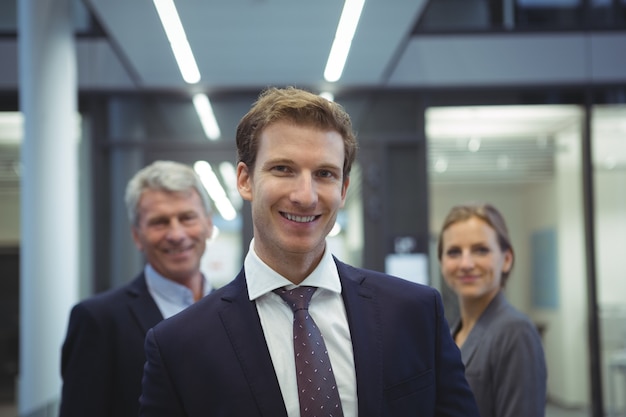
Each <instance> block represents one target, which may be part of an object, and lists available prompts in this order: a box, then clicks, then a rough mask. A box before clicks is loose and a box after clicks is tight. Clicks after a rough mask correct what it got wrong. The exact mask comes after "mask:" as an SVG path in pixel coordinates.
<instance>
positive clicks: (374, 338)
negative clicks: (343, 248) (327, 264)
mask: <svg viewBox="0 0 626 417" xmlns="http://www.w3.org/2000/svg"><path fill="white" fill-rule="evenodd" d="M335 262H336V263H337V269H338V271H339V277H340V279H341V285H342V290H341V293H342V297H343V301H344V304H345V306H346V314H347V317H348V325H349V326H350V336H351V338H352V349H353V351H354V366H355V371H356V379H357V397H358V407H359V417H370V416H371V417H375V416H379V415H381V407H382V403H383V402H382V401H383V398H382V393H383V386H382V383H383V382H382V381H383V378H382V375H383V369H382V357H381V352H382V348H381V344H382V329H381V328H380V315H379V313H378V308H380V306H379V305H378V304H377V302H376V294H375V293H374V291H372V290H371V289H370V288H368V287H366V286H365V285H363V283H364V280H365V276H363V275H361V274H360V273H359V272H358V271H357V270H356V269H353V268H351V267H349V266H347V265H345V264H343V263H341V262H339V261H337V260H335Z"/></svg>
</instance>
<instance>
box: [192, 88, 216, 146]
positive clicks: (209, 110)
mask: <svg viewBox="0 0 626 417" xmlns="http://www.w3.org/2000/svg"><path fill="white" fill-rule="evenodd" d="M193 106H194V107H195V109H196V113H198V117H199V118H200V123H202V129H204V134H205V135H206V136H207V138H209V139H211V140H217V139H219V138H220V136H221V135H222V132H220V127H219V125H218V124H217V119H216V118H215V114H214V113H213V107H212V106H211V102H210V101H209V98H208V97H207V95H206V94H202V93H199V94H195V95H194V96H193Z"/></svg>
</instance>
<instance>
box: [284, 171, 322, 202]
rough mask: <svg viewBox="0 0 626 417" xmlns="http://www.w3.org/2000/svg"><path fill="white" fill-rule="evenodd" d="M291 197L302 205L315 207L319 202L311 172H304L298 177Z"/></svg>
mask: <svg viewBox="0 0 626 417" xmlns="http://www.w3.org/2000/svg"><path fill="white" fill-rule="evenodd" d="M290 198H291V201H292V202H293V203H294V204H297V205H299V206H301V207H314V206H315V205H316V204H317V189H316V186H315V181H314V179H313V176H312V175H311V174H302V175H299V176H298V177H297V178H296V180H295V181H294V184H293V190H292V191H291V194H290Z"/></svg>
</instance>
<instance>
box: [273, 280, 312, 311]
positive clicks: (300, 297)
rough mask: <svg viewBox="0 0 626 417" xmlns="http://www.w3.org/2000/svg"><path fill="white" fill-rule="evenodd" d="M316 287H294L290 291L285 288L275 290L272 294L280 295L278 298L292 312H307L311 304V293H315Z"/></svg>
mask: <svg viewBox="0 0 626 417" xmlns="http://www.w3.org/2000/svg"><path fill="white" fill-rule="evenodd" d="M316 289H317V288H316V287H307V286H302V287H296V288H294V289H292V290H287V289H285V288H277V289H275V290H274V292H275V293H276V294H278V295H280V298H282V299H283V300H285V302H286V303H287V304H288V305H289V307H291V310H293V311H294V312H296V311H298V310H308V309H309V303H310V302H311V297H313V293H314V292H315V290H316Z"/></svg>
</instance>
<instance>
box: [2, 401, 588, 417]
mask: <svg viewBox="0 0 626 417" xmlns="http://www.w3.org/2000/svg"><path fill="white" fill-rule="evenodd" d="M589 416H590V414H589V412H588V411H587V410H569V409H567V410H566V409H563V408H560V407H558V406H556V405H552V404H548V407H547V408H546V417H589ZM0 417H17V409H16V407H15V406H14V405H12V404H0Z"/></svg>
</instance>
